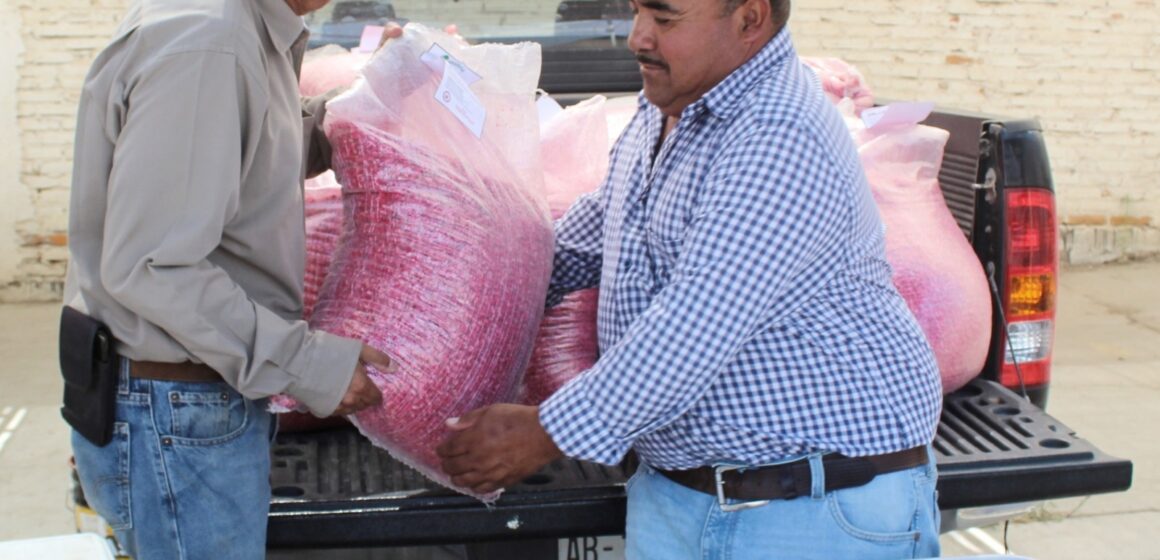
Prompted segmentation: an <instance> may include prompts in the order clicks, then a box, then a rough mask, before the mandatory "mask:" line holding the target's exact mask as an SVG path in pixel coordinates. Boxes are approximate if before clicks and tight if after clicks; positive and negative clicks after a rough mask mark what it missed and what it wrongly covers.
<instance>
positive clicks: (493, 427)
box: [436, 404, 563, 494]
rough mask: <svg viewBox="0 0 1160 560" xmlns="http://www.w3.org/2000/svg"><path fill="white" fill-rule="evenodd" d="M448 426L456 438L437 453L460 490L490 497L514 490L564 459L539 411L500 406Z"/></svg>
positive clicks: (458, 420)
mask: <svg viewBox="0 0 1160 560" xmlns="http://www.w3.org/2000/svg"><path fill="white" fill-rule="evenodd" d="M447 426H448V427H449V428H451V429H452V430H453V431H455V432H456V433H455V434H453V435H452V436H451V438H450V439H448V440H447V441H445V442H443V445H440V446H439V448H438V449H436V451H437V452H438V453H439V457H440V458H441V459H442V460H443V472H446V473H447V474H448V475H450V476H451V482H452V483H454V484H455V485H457V486H463V487H465V488H470V489H471V490H472V491H473V492H477V493H480V494H487V493H490V492H494V491H496V490H499V489H500V488H506V487H508V486H511V485H513V484H515V483H517V482H519V481H521V480H523V479H524V478H527V477H528V475H531V474H532V473H535V472H536V471H538V470H540V467H543V466H544V465H546V464H548V463H549V462H551V461H552V460H553V459H556V458H558V457H561V456H563V453H561V452H560V449H559V448H557V447H556V444H555V443H553V442H552V438H551V437H549V436H548V433H547V432H545V431H544V428H543V427H542V426H540V416H539V409H538V408H536V407H534V406H519V405H514V404H496V405H492V406H487V407H484V408H480V409H476V410H473V411H471V412H469V413H468V414H466V415H465V416H463V417H461V418H457V419H456V418H452V419H450V420H448V421H447Z"/></svg>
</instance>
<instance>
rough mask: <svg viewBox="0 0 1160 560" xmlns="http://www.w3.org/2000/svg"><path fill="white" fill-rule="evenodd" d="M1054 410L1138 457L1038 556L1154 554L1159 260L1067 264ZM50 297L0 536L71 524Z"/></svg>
mask: <svg viewBox="0 0 1160 560" xmlns="http://www.w3.org/2000/svg"><path fill="white" fill-rule="evenodd" d="M1059 300H1060V311H1059V316H1058V329H1057V333H1056V350H1055V367H1054V382H1053V387H1052V392H1051V396H1050V401H1049V405H1048V410H1049V412H1051V413H1052V415H1054V416H1056V417H1058V418H1060V419H1062V420H1063V421H1064V422H1065V423H1066V424H1068V425H1069V426H1070V427H1071V428H1073V429H1075V430H1076V431H1077V432H1078V433H1079V434H1080V435H1081V436H1083V437H1085V438H1087V439H1088V440H1090V441H1092V442H1094V443H1095V444H1096V445H1097V446H1099V447H1100V448H1101V449H1103V450H1104V451H1106V452H1108V453H1110V454H1113V455H1117V456H1121V457H1127V458H1130V459H1131V460H1132V461H1133V462H1134V463H1135V479H1134V483H1133V488H1132V489H1131V490H1130V491H1128V492H1124V493H1120V494H1113V495H1105V496H1095V497H1091V498H1087V499H1069V500H1060V501H1058V502H1049V503H1047V504H1045V505H1044V506H1042V507H1039V508H1037V509H1036V510H1035V511H1034V512H1033V513H1032V514H1031V515H1029V516H1026V517H1024V518H1021V519H1019V520H1018V521H1016V522H1014V523H1012V524H1011V525H1010V527H1009V528H1008V531H1007V541H1008V544H1009V545H1010V547H1011V549H1012V550H1013V551H1014V552H1016V553H1018V554H1021V555H1025V556H1029V557H1032V558H1036V559H1042V560H1047V559H1052V560H1054V559H1060V560H1066V559H1070V558H1076V559H1079V558H1109V559H1111V558H1115V559H1118V560H1129V559H1137V560H1144V559H1150V560H1156V559H1160V552H1158V551H1157V549H1156V548H1155V545H1154V539H1155V537H1154V535H1155V533H1156V532H1157V530H1158V529H1160V444H1158V443H1156V442H1157V441H1160V438H1157V437H1156V435H1155V434H1154V433H1153V432H1154V431H1155V429H1156V427H1157V426H1160V263H1155V262H1152V263H1133V264H1126V265H1106V266H1103V267H1098V268H1092V269H1069V270H1065V271H1064V272H1063V274H1062V279H1061V283H1060V294H1059ZM58 313H59V308H58V306H56V305H43V304H40V305H0V356H3V360H2V362H0V541H3V540H10V539H23V538H32V537H40V536H50V535H61V534H66V533H70V532H72V531H73V530H74V524H73V518H72V514H71V513H70V511H69V503H70V500H69V497H68V492H69V488H70V481H69V468H68V458H69V455H70V451H69V445H68V430H67V427H66V425H65V423H64V422H63V421H62V420H61V419H60V414H59V412H58V408H59V400H60V394H61V381H60V376H59V373H58V372H57V366H56V360H57V358H56V324H57V315H58ZM1002 533H1003V530H1002V527H1001V526H1000V527H991V528H987V529H985V530H983V531H974V532H968V533H963V534H960V535H956V536H955V537H951V536H944V539H943V542H944V547H945V555H947V556H955V555H966V554H971V553H974V554H978V553H990V552H994V550H990V549H989V548H988V547H993V546H996V543H997V542H1001V541H1002Z"/></svg>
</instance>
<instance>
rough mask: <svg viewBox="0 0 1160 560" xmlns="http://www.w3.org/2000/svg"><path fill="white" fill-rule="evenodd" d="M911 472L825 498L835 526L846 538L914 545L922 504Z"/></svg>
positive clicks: (884, 476)
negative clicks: (916, 514)
mask: <svg viewBox="0 0 1160 560" xmlns="http://www.w3.org/2000/svg"><path fill="white" fill-rule="evenodd" d="M914 486H915V485H914V476H913V475H912V473H910V472H909V471H903V472H896V473H890V474H887V475H880V476H878V477H876V478H875V479H874V480H873V481H871V482H870V483H869V484H866V485H863V486H859V487H856V488H846V489H843V490H838V491H835V492H831V493H830V494H828V495H826V501H827V505H828V506H829V510H830V515H831V517H832V518H833V520H834V523H835V524H837V526H838V527H839V528H840V529H841V530H842V531H843V532H845V533H846V534H847V535H849V536H851V537H853V538H855V539H859V540H862V541H868V542H874V543H879V544H895V543H898V544H901V543H909V544H913V543H914V542H915V541H916V540H917V539H918V537H919V534H918V532H917V531H915V528H914V520H915V512H916V511H917V510H918V507H919V503H918V499H917V495H916V492H915V487H914Z"/></svg>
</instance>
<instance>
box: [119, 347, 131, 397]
mask: <svg viewBox="0 0 1160 560" xmlns="http://www.w3.org/2000/svg"><path fill="white" fill-rule="evenodd" d="M129 383H130V381H129V358H126V357H124V356H122V357H121V367H119V368H117V394H119V395H122V396H124V395H128V394H129Z"/></svg>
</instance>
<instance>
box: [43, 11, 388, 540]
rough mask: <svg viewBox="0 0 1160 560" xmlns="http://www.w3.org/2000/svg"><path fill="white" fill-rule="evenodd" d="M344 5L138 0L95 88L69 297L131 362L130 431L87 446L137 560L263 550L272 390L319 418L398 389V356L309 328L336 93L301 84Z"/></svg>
mask: <svg viewBox="0 0 1160 560" xmlns="http://www.w3.org/2000/svg"><path fill="white" fill-rule="evenodd" d="M327 2H328V0H244V1H239V0H136V1H135V2H134V3H133V4H132V6H131V8H130V10H129V13H128V15H127V16H126V18H125V20H124V21H123V22H122V24H121V26H120V28H119V29H118V31H117V33H116V36H115V38H114V39H113V41H112V42H111V43H110V45H109V46H108V47H107V48H106V49H105V50H104V51H103V52H102V53H101V54H100V55H99V56H98V58H97V59H96V61H95V62H94V64H93V66H92V69H91V70H90V72H89V75H88V77H87V79H86V81H85V85H84V91H83V94H82V97H81V102H80V108H79V115H78V124H77V136H76V148H75V150H76V151H75V159H74V169H73V184H72V200H71V208H70V218H69V219H70V222H69V251H70V257H71V262H70V266H69V273H68V278H67V281H66V285H65V304H66V305H68V306H71V307H74V308H76V309H78V310H80V311H83V312H85V313H87V314H89V315H91V316H92V317H94V318H96V319H98V320H100V321H102V322H103V323H105V324H106V325H108V327H109V328H110V330H111V331H112V334H113V336H114V337H115V338H116V340H117V344H116V348H117V350H118V351H119V353H120V354H121V356H123V357H124V360H123V363H122V367H121V375H120V380H119V385H118V395H117V405H116V418H115V422H116V423H115V424H114V429H113V441H112V442H111V443H109V444H108V445H105V446H96V445H94V444H93V443H91V442H89V441H88V440H86V439H84V438H83V437H80V436H79V434H76V433H74V435H73V449H74V453H75V456H76V461H77V471H78V474H79V477H80V479H81V484H82V487H83V489H84V491H85V496H86V498H87V499H88V501H89V503H90V504H91V505H92V506H93V507H94V508H95V509H96V511H97V512H98V513H100V514H101V515H102V516H103V517H104V518H105V519H106V520H107V521H108V522H109V523H110V524H111V525H112V527H113V529H114V530H115V531H116V534H117V537H118V539H119V540H120V542H121V543H122V545H123V546H124V547H125V548H126V549H127V551H128V552H129V553H130V554H132V555H133V556H134V557H135V558H138V559H141V558H167V559H168V558H209V557H213V558H234V557H237V558H260V557H262V556H263V555H264V549H265V533H266V525H265V524H266V515H267V511H268V504H269V498H270V489H269V482H268V475H269V438H270V435H271V432H272V420H271V417H270V415H269V413H268V412H267V411H266V403H265V401H263V400H262V399H264V398H265V397H268V396H270V395H273V394H277V393H288V394H290V395H292V396H294V397H296V398H297V399H298V400H299V401H300V402H301V403H303V404H304V405H305V406H307V407H309V408H310V410H311V411H312V412H313V413H315V414H317V415H319V416H326V415H331V414H351V413H353V412H356V411H358V410H361V409H363V408H366V407H368V406H372V405H375V404H378V403H379V402H380V400H381V395H380V393H379V390H378V388H377V387H375V385H374V384H373V383H371V381H370V379H369V378H368V377H367V373H366V365H367V364H370V365H372V366H374V367H375V368H376V369H379V370H380V371H390V369H391V363H390V358H389V357H388V356H387V355H386V354H384V353H382V352H380V351H378V350H375V349H373V348H370V347H368V346H365V345H363V344H362V343H361V342H359V341H357V340H350V339H346V338H341V337H338V336H334V335H331V334H328V333H324V332H319V331H312V330H310V329H309V328H308V326H307V325H306V323H305V322H303V321H302V320H301V313H302V294H303V281H304V280H303V274H304V272H303V271H304V260H305V235H304V226H303V196H302V187H301V185H302V179H303V177H304V176H305V175H306V173H307V172H308V171H309V172H311V173H318V172H320V171H322V170H323V169H322V168H319V166H317V165H313V167H314V168H312V169H309V170H308V169H307V167H308V166H307V165H306V160H307V158H306V157H304V155H305V154H307V153H310V154H311V155H313V156H320V155H323V154H324V153H325V151H326V150H321V149H318V148H317V147H313V148H312V147H311V142H310V140H311V138H312V137H314V136H320V134H317V133H316V132H315V129H316V126H315V125H316V124H317V123H315V122H314V120H315V118H314V117H315V116H318V115H312V114H311V113H309V112H308V111H309V110H310V109H311V108H313V109H315V110H318V109H321V108H322V104H321V103H320V102H317V101H316V102H314V103H313V104H311V105H310V106H309V107H307V106H305V105H303V104H302V102H301V100H300V98H299V96H298V71H299V68H300V65H301V61H302V55H303V52H304V50H305V48H306V39H307V35H308V34H307V32H306V28H305V26H304V24H303V20H302V17H301V16H303V15H304V14H306V13H309V12H310V11H313V10H316V9H318V8H321V7H323V6H325V5H326V4H327ZM319 120H320V119H319ZM304 132H305V134H304ZM314 159H319V158H314ZM311 163H312V164H313V163H314V162H311ZM327 163H328V162H326V163H323V167H324V166H325V165H326V164H327Z"/></svg>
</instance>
